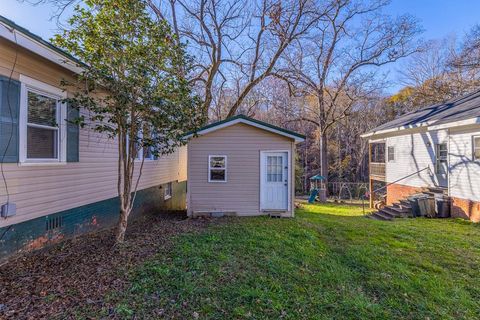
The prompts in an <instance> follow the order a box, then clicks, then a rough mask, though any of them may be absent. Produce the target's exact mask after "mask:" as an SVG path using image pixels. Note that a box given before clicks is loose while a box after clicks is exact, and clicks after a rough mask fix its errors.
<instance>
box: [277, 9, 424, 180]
mask: <svg viewBox="0 0 480 320" xmlns="http://www.w3.org/2000/svg"><path fill="white" fill-rule="evenodd" d="M388 3H389V2H388V1H386V0H374V1H355V0H333V1H332V2H331V3H330V4H329V5H328V6H327V7H323V8H321V9H320V10H322V15H321V19H320V20H319V22H318V23H317V24H315V26H314V27H312V28H311V29H310V30H309V32H308V36H306V37H305V39H304V40H303V41H301V42H300V41H296V43H295V46H292V48H291V50H289V52H288V55H285V58H284V59H282V60H284V61H282V63H283V65H284V67H283V68H280V69H278V70H277V71H276V75H277V76H278V77H279V78H281V79H284V80H285V81H287V82H289V83H290V84H291V85H292V86H294V87H295V88H296V92H297V94H303V95H311V96H312V97H314V98H315V101H314V104H312V105H311V107H310V110H309V113H308V114H306V115H305V116H304V117H303V118H301V119H299V120H302V121H309V122H311V123H313V124H315V126H316V127H317V128H318V139H319V145H320V151H319V155H320V163H321V165H320V168H321V169H320V173H321V174H322V175H323V176H325V177H328V160H327V159H328V158H327V155H328V151H327V150H328V148H327V138H328V136H327V133H328V130H329V129H330V127H331V126H332V125H333V124H335V123H336V122H337V121H339V120H340V119H343V118H345V117H347V116H348V115H349V113H350V111H351V109H352V107H353V106H354V105H355V101H356V100H357V99H358V98H359V97H363V96H366V95H368V94H369V92H373V91H376V90H377V89H378V87H379V86H381V85H379V84H380V83H381V82H379V81H378V77H377V72H376V71H377V69H376V67H380V66H383V65H385V64H388V63H392V62H395V61H397V60H398V59H400V58H403V57H406V56H409V55H410V54H412V53H414V52H416V51H417V50H418V48H419V46H418V43H417V42H416V41H415V38H416V36H417V34H418V33H419V32H420V31H419V27H418V25H417V22H416V21H415V20H414V19H413V18H412V17H410V16H400V17H397V18H392V17H389V16H386V15H383V14H382V13H381V12H382V9H383V8H384V7H385V6H386V5H387V4H388Z"/></svg>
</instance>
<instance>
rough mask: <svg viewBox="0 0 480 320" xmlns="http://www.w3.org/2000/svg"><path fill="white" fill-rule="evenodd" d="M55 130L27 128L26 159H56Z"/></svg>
mask: <svg viewBox="0 0 480 320" xmlns="http://www.w3.org/2000/svg"><path fill="white" fill-rule="evenodd" d="M57 141H58V139H57V130H55V129H40V128H34V127H30V126H27V158H29V159H56V158H57Z"/></svg>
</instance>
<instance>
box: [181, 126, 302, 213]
mask: <svg viewBox="0 0 480 320" xmlns="http://www.w3.org/2000/svg"><path fill="white" fill-rule="evenodd" d="M263 150H290V151H291V154H293V142H292V140H290V139H288V138H285V137H282V136H279V135H276V134H273V133H270V132H267V131H264V130H261V129H258V128H255V127H252V126H248V125H245V124H236V125H233V126H230V127H227V128H223V129H219V130H217V131H214V132H211V133H208V134H206V135H204V136H200V137H197V138H193V139H192V140H191V141H190V143H189V145H188V193H189V211H190V212H192V211H235V212H237V214H239V215H258V214H259V213H260V151H263ZM209 155H226V156H227V182H226V183H221V182H210V183H209V182H208V156H209ZM292 169H293V168H292ZM292 171H293V170H292Z"/></svg>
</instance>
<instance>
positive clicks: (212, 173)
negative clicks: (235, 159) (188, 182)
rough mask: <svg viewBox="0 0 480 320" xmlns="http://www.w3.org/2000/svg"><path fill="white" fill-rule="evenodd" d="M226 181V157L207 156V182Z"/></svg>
mask: <svg viewBox="0 0 480 320" xmlns="http://www.w3.org/2000/svg"><path fill="white" fill-rule="evenodd" d="M226 181H227V156H208V182H226Z"/></svg>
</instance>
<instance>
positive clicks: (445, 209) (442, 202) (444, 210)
mask: <svg viewBox="0 0 480 320" xmlns="http://www.w3.org/2000/svg"><path fill="white" fill-rule="evenodd" d="M435 211H436V213H437V217H438V218H449V217H450V199H447V198H435Z"/></svg>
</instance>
